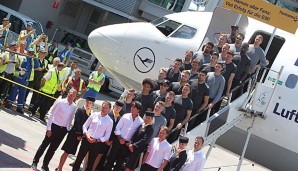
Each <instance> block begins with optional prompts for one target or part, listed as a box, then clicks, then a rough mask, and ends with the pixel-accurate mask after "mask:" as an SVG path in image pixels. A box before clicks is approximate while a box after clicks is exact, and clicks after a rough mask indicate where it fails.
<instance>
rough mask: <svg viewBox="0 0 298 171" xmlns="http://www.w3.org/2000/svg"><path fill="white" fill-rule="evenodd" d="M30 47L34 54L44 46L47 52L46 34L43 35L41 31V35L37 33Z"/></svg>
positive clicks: (36, 54)
mask: <svg viewBox="0 0 298 171" xmlns="http://www.w3.org/2000/svg"><path fill="white" fill-rule="evenodd" d="M41 44H44V46H42V45H41ZM31 47H32V48H33V49H34V51H35V56H38V52H39V50H40V49H41V48H44V49H45V51H46V53H47V52H48V36H47V35H45V34H44V33H42V34H41V35H39V36H38V37H37V39H35V40H34V41H33V42H32V44H31Z"/></svg>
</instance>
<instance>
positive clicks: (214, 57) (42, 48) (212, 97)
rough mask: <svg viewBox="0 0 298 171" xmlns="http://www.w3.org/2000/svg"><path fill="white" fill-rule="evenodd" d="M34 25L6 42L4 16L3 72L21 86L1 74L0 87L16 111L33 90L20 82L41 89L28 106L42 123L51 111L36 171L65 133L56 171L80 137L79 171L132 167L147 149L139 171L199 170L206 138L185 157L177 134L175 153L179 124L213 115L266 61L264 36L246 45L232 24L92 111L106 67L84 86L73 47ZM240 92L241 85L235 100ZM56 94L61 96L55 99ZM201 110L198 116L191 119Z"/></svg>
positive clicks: (75, 167) (199, 139) (35, 161)
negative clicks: (207, 112) (83, 165)
mask: <svg viewBox="0 0 298 171" xmlns="http://www.w3.org/2000/svg"><path fill="white" fill-rule="evenodd" d="M32 26H33V25H32V23H30V22H29V23H28V24H27V28H26V30H23V31H21V33H20V37H19V40H17V41H13V42H11V43H9V44H8V43H7V40H6V37H5V35H6V34H7V32H9V24H7V19H5V18H4V19H3V25H2V26H0V31H3V32H2V37H1V41H0V42H1V43H2V46H3V49H2V54H1V58H0V75H1V76H3V77H4V78H6V79H7V80H12V81H14V82H16V83H17V84H11V82H10V81H7V80H6V79H5V80H4V79H1V83H0V84H1V87H3V89H2V92H1V95H2V98H4V99H6V100H5V107H6V108H11V106H12V104H13V103H14V101H15V99H16V96H17V95H18V103H17V109H16V111H17V112H19V113H22V114H23V108H24V104H25V99H26V98H27V95H28V93H29V90H26V88H24V87H23V86H27V87H30V88H32V89H34V90H36V92H35V91H34V92H33V96H32V98H31V102H30V105H29V110H30V112H31V116H33V115H35V114H36V112H37V110H39V114H40V115H39V118H40V120H41V121H45V116H46V114H49V116H48V121H47V131H46V135H45V138H44V140H43V142H42V144H41V145H40V147H39V149H38V151H37V153H36V155H35V157H34V159H33V164H32V168H35V169H36V168H37V164H38V162H39V159H40V157H41V156H42V154H43V153H44V151H45V149H46V148H47V147H48V146H49V148H48V150H47V152H46V155H45V158H44V160H43V165H42V169H43V170H49V168H48V165H49V162H50V160H51V158H52V157H53V155H54V153H55V151H56V150H57V148H58V146H59V144H60V143H61V142H62V140H63V138H64V136H65V135H66V134H67V139H66V141H65V143H64V145H63V147H62V150H64V151H65V152H64V153H63V155H62V156H61V159H60V163H59V165H58V166H57V170H62V168H63V165H64V162H65V160H66V158H67V156H68V154H75V153H76V151H77V148H78V144H79V142H80V141H81V146H80V148H79V150H78V155H77V159H76V160H75V163H74V165H73V170H74V171H76V170H79V169H80V165H81V163H82V161H83V160H84V158H85V159H86V158H87V156H88V162H87V163H88V164H87V169H86V170H90V171H91V170H92V171H94V170H96V168H100V169H102V170H107V171H109V170H122V169H125V170H126V171H129V170H134V169H135V168H136V166H137V162H138V159H139V156H140V154H141V153H143V152H144V158H143V161H141V163H143V164H142V167H141V170H146V171H147V170H179V169H182V170H189V169H190V170H202V168H203V166H204V162H205V156H204V154H203V152H202V151H201V147H202V146H203V143H204V139H203V138H202V137H197V138H196V139H195V144H194V150H192V151H189V152H188V153H187V155H185V154H186V152H184V151H185V146H186V144H187V142H188V140H187V138H185V137H182V138H181V137H180V139H179V149H178V150H177V152H176V153H175V154H173V155H174V156H173V155H172V156H171V145H170V144H171V143H172V142H174V141H175V140H177V139H178V138H179V136H180V130H181V129H182V128H184V129H187V130H191V129H192V128H194V127H195V126H196V125H198V124H199V123H200V122H202V121H203V120H205V117H206V115H204V113H205V112H204V110H205V109H206V108H207V107H208V108H210V109H212V113H214V112H216V111H218V110H219V108H220V104H221V98H222V96H227V97H230V96H231V90H232V89H233V88H235V87H237V86H238V85H241V84H242V82H243V81H244V80H245V79H247V78H248V77H249V76H250V75H252V74H254V73H255V71H256V69H257V68H258V67H259V66H261V67H264V66H266V65H267V62H266V58H265V53H264V51H263V49H262V48H261V47H260V44H261V43H262V41H263V37H262V35H257V36H256V37H255V41H254V44H251V45H249V44H248V43H243V40H244V38H245V36H244V34H242V33H240V32H239V27H238V26H232V27H231V29H232V31H231V34H230V35H227V34H225V33H222V34H221V35H220V37H219V42H217V43H216V44H214V43H213V42H208V43H206V44H205V45H204V47H203V49H202V50H201V51H198V52H195V53H194V52H192V51H190V50H188V51H186V53H185V57H184V59H180V58H177V59H175V60H174V63H173V64H172V65H171V67H170V68H160V70H159V73H158V76H157V78H156V79H151V78H145V79H144V80H143V82H142V90H141V91H140V92H136V91H135V90H134V89H128V90H126V91H125V92H124V93H123V95H121V97H120V99H119V100H118V101H116V103H115V105H114V107H113V109H112V110H110V109H111V103H109V102H107V101H105V102H103V103H102V109H101V111H100V112H91V111H90V108H91V106H92V105H93V104H94V101H95V99H96V96H97V95H98V92H99V90H100V87H101V86H102V85H103V83H104V81H105V76H104V74H103V70H104V68H103V66H100V67H99V68H98V70H97V71H93V72H92V73H91V74H90V77H89V79H88V82H89V84H88V85H86V84H85V81H84V80H82V79H81V77H80V76H81V70H80V69H79V68H78V67H77V61H71V62H70V67H65V65H66V64H67V63H68V62H69V61H70V56H71V44H68V45H67V46H66V48H65V49H64V50H63V51H61V52H58V48H57V45H58V44H57V42H55V41H54V42H52V44H49V43H48V38H47V36H45V35H44V34H42V35H39V36H35V34H34V29H33V27H32ZM1 28H3V29H1ZM259 62H260V64H258V63H259ZM7 94H8V96H7ZM240 94H241V88H240V89H239V90H238V91H235V92H234V93H233V96H232V97H231V98H236V97H237V96H239V95H240ZM59 96H62V98H61V99H58V100H56V101H55V99H56V98H58V97H59ZM80 98H84V99H86V103H85V105H84V106H83V107H82V108H79V109H77V110H76V107H75V103H74V102H75V101H76V100H78V99H80ZM196 114H199V115H198V117H197V118H196V119H192V120H190V118H191V117H192V116H194V115H196ZM73 119H74V125H73V127H72V128H70V125H71V122H72V120H73ZM186 125H188V126H187V128H186ZM108 152H109V153H108ZM177 156H178V157H177ZM186 156H187V157H186ZM182 159H183V160H184V162H181V161H183V160H182ZM177 160H179V162H178V161H177Z"/></svg>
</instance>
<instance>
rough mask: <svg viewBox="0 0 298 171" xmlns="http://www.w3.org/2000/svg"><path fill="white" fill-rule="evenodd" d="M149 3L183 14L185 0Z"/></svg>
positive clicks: (153, 0) (165, 0) (149, 0)
mask: <svg viewBox="0 0 298 171" xmlns="http://www.w3.org/2000/svg"><path fill="white" fill-rule="evenodd" d="M148 2H151V3H153V4H155V5H158V6H161V7H163V8H165V9H168V10H170V11H175V12H181V10H182V8H183V6H184V3H185V0H148Z"/></svg>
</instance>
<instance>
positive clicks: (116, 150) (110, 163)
mask: <svg viewBox="0 0 298 171" xmlns="http://www.w3.org/2000/svg"><path fill="white" fill-rule="evenodd" d="M129 153H130V151H129V149H128V147H127V146H126V145H125V144H120V142H119V141H118V140H114V141H113V145H112V149H111V152H110V155H109V156H108V158H107V163H106V165H105V171H111V170H112V168H114V170H117V171H118V170H122V166H123V163H124V162H125V161H126V158H127V156H128V155H129ZM115 162H116V165H115V166H114V163H115Z"/></svg>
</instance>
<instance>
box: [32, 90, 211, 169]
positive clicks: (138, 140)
mask: <svg viewBox="0 0 298 171" xmlns="http://www.w3.org/2000/svg"><path fill="white" fill-rule="evenodd" d="M76 93H77V91H76V90H75V89H71V90H70V91H69V93H68V95H67V97H66V98H62V99H58V100H56V101H55V103H54V105H53V106H52V108H51V110H50V111H49V112H48V113H49V119H48V122H47V131H46V135H45V138H44V139H43V141H42V144H41V145H40V146H39V148H38V150H37V152H36V154H35V156H34V159H33V163H32V166H31V167H32V168H33V169H35V170H37V164H38V162H39V160H40V158H41V156H42V155H43V153H44V152H45V150H46V148H47V147H48V150H47V151H46V154H45V156H44V160H43V164H42V167H41V169H42V170H44V171H48V170H49V167H48V165H49V163H50V160H51V159H52V157H53V155H54V154H55V151H56V150H57V148H58V147H59V145H60V143H61V142H62V140H63V138H64V136H65V135H66V134H67V138H66V140H65V142H64V144H63V146H62V150H63V151H64V153H63V154H62V156H61V158H60V162H59V164H58V165H57V168H56V171H61V170H62V169H63V165H64V163H65V161H66V159H67V156H68V155H69V154H73V155H75V154H76V151H77V149H78V145H79V143H80V142H81V145H80V147H79V149H78V154H77V158H76V159H75V162H74V164H73V169H72V170H73V171H78V170H80V166H81V163H82V161H83V160H84V158H85V161H86V163H87V164H86V168H85V170H86V171H95V170H104V171H111V170H125V171H131V170H134V169H135V168H136V167H137V166H138V163H142V164H141V170H142V171H151V170H152V171H157V170H165V171H173V170H177V171H178V170H180V169H181V170H183V171H189V170H196V171H200V170H202V169H203V167H204V163H205V161H206V157H205V155H204V153H203V152H202V150H201V148H202V147H203V144H204V139H203V137H200V136H198V137H196V138H195V143H194V148H193V150H190V151H188V152H186V146H187V144H188V141H189V139H188V138H187V137H180V139H179V145H178V149H177V150H176V152H175V153H173V154H171V150H172V146H171V145H170V143H169V142H168V141H167V139H166V138H167V137H168V135H169V133H170V130H169V128H168V127H166V126H165V125H163V126H161V125H159V124H158V122H157V121H158V119H157V118H156V116H155V113H156V112H158V111H157V109H156V111H154V112H151V111H146V112H145V115H144V116H143V117H141V116H140V112H141V111H142V109H143V105H142V104H141V103H140V102H139V101H133V102H132V104H131V107H130V112H128V113H125V114H123V115H121V111H122V112H123V107H124V102H123V101H121V100H117V101H116V102H115V104H114V106H113V108H112V106H111V103H110V102H108V101H104V102H103V103H102V108H101V110H100V112H92V111H91V107H92V106H93V105H94V101H95V99H94V98H93V97H89V96H88V97H87V98H86V102H85V105H84V106H83V107H82V108H78V109H77V110H76V107H75V104H74V100H75V97H76ZM159 102H161V101H159ZM156 106H158V105H156ZM111 108H112V109H111ZM158 110H160V109H158ZM159 112H160V111H159ZM73 119H74V124H73V126H72V127H70V125H71V123H72V120H73ZM67 132H68V133H67ZM141 153H144V157H143V160H142V161H139V159H140V155H141Z"/></svg>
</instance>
